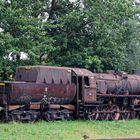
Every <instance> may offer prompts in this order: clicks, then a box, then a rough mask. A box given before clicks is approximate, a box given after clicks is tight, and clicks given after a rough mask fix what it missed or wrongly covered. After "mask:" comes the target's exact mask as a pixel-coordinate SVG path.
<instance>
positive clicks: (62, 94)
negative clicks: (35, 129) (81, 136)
mask: <svg viewBox="0 0 140 140" xmlns="http://www.w3.org/2000/svg"><path fill="white" fill-rule="evenodd" d="M139 85H140V76H138V75H136V74H134V75H127V74H126V73H124V72H118V73H115V72H113V73H105V74H103V73H92V72H91V71H89V70H87V69H80V68H67V67H50V66H23V67H19V68H17V71H16V75H15V81H4V82H1V83H0V120H5V121H8V120H15V121H27V122H28V121H36V120H38V119H45V120H48V121H52V120H58V119H61V120H63V119H72V118H74V119H77V118H84V119H90V120H118V119H133V118H139V116H140V114H139V112H140V86H139Z"/></svg>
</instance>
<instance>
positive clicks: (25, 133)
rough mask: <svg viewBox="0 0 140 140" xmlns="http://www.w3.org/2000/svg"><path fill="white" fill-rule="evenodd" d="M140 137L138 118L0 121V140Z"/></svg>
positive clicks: (75, 139)
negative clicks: (127, 119) (30, 121)
mask: <svg viewBox="0 0 140 140" xmlns="http://www.w3.org/2000/svg"><path fill="white" fill-rule="evenodd" d="M83 135H88V136H89V137H90V138H91V139H96V138H128V137H129V138H130V137H136V138H137V137H140V120H129V121H84V120H77V121H55V122H45V121H40V122H36V123H16V122H10V123H0V140H83Z"/></svg>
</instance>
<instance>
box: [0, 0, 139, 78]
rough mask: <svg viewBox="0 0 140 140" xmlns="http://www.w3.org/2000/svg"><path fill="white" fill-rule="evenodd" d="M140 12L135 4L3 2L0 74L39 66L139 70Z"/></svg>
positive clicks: (114, 0) (117, 0)
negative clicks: (24, 56) (22, 53)
mask: <svg viewBox="0 0 140 140" xmlns="http://www.w3.org/2000/svg"><path fill="white" fill-rule="evenodd" d="M139 11H140V6H139V3H138V2H136V3H135V2H134V0H123V1H122V0H94V1H93V0H75V1H74V2H72V1H71V0H0V56H1V57H0V73H1V74H2V73H4V72H5V71H8V72H13V71H15V68H16V66H18V65H34V64H36V65H37V64H45V65H58V66H72V67H85V68H89V69H91V70H96V71H105V70H107V69H115V70H119V69H120V70H126V71H128V72H130V70H131V69H132V68H140V38H139V36H140V31H139V28H140V24H139ZM21 52H24V53H25V54H26V55H27V56H28V59H21ZM9 55H10V58H9ZM1 77H2V75H1Z"/></svg>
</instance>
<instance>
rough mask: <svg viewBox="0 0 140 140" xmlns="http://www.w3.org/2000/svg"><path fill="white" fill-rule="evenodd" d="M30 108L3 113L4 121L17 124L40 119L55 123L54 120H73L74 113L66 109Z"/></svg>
mask: <svg viewBox="0 0 140 140" xmlns="http://www.w3.org/2000/svg"><path fill="white" fill-rule="evenodd" d="M28 107H29V106H28V105H26V106H23V107H20V108H17V109H14V110H11V111H8V113H7V114H8V116H7V118H6V113H5V112H3V113H2V115H1V117H2V116H3V117H2V118H3V120H4V121H17V122H35V121H37V120H39V119H43V120H47V121H54V120H69V119H72V115H73V111H71V110H68V109H66V108H59V109H58V108H48V107H46V108H45V107H43V108H39V109H29V108H28Z"/></svg>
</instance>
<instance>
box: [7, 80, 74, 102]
mask: <svg viewBox="0 0 140 140" xmlns="http://www.w3.org/2000/svg"><path fill="white" fill-rule="evenodd" d="M8 90H9V103H10V104H25V103H28V102H40V100H41V99H42V98H43V97H44V95H46V96H47V97H56V98H63V99H64V100H65V101H66V103H69V102H71V101H72V100H73V99H74V97H75V94H76V88H75V85H74V84H67V85H63V84H45V83H29V82H28V83H26V82H12V83H9V89H8ZM46 90H47V91H46Z"/></svg>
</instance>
